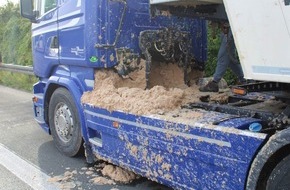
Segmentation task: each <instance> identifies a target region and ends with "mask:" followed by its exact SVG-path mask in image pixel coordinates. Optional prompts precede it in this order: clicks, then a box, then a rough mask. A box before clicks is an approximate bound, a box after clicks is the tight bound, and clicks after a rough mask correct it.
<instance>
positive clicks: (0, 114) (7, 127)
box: [0, 86, 169, 190]
mask: <svg viewBox="0 0 290 190" xmlns="http://www.w3.org/2000/svg"><path fill="white" fill-rule="evenodd" d="M31 98H32V94H30V93H27V92H23V91H19V90H15V89H11V88H7V87H4V86H0V190H2V189H3V190H4V189H5V190H18V189H19V190H26V189H27V190H30V189H35V190H40V189H47V190H49V189H84V190H86V189H96V190H151V189H152V190H167V189H169V188H167V187H165V186H162V185H160V184H157V183H155V182H152V181H149V180H147V179H145V178H140V179H138V180H135V181H134V182H132V183H131V184H127V185H123V184H118V183H117V184H115V185H96V184H94V183H92V182H91V179H92V178H94V177H96V176H99V175H100V174H99V173H97V172H96V171H94V170H93V172H91V169H90V168H87V167H86V163H85V158H84V156H80V157H76V158H70V157H66V156H64V155H62V154H61V153H60V152H58V150H57V149H56V148H55V146H54V144H53V140H52V137H51V136H50V135H48V134H47V133H45V132H44V131H43V130H42V129H41V128H40V127H39V126H38V124H37V123H36V122H35V121H34V119H33V112H32V102H31ZM68 174H69V175H68ZM56 176H67V177H68V180H66V181H65V183H64V182H63V181H62V182H56V181H57V180H54V179H56ZM60 179H62V180H64V178H62V177H60Z"/></svg>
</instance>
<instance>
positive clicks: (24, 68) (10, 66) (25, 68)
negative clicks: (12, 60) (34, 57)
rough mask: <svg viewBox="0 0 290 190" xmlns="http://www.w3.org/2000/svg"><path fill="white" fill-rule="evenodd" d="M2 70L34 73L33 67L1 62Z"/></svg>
mask: <svg viewBox="0 0 290 190" xmlns="http://www.w3.org/2000/svg"><path fill="white" fill-rule="evenodd" d="M0 70H4V71H11V72H17V73H23V74H27V75H34V73H33V67H30V66H22V65H13V64H4V63H0Z"/></svg>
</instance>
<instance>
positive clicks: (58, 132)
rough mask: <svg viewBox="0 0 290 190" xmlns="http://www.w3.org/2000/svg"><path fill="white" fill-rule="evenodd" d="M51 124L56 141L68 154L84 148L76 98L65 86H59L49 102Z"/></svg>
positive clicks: (58, 147) (57, 145)
mask: <svg viewBox="0 0 290 190" xmlns="http://www.w3.org/2000/svg"><path fill="white" fill-rule="evenodd" d="M49 125H50V130H51V135H52V137H53V140H54V143H55V145H56V147H57V149H58V150H59V151H61V152H62V153H64V154H65V155H67V156H76V155H77V154H79V153H80V152H81V150H82V134H81V124H80V119H79V115H78V110H77V107H76V105H75V103H74V100H73V98H72V96H71V94H70V93H69V91H68V90H67V89H65V88H58V89H56V90H55V91H54V93H53V94H52V96H51V100H50V103H49Z"/></svg>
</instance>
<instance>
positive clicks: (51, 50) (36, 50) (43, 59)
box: [32, 0, 59, 77]
mask: <svg viewBox="0 0 290 190" xmlns="http://www.w3.org/2000/svg"><path fill="white" fill-rule="evenodd" d="M34 3H35V9H36V11H37V12H38V16H37V23H36V24H32V47H33V62H34V66H33V68H34V72H35V74H36V75H37V76H39V77H48V76H49V74H50V70H51V68H52V67H53V65H56V64H58V57H59V56H58V51H59V47H58V37H57V11H56V10H57V0H36V1H35V2H34Z"/></svg>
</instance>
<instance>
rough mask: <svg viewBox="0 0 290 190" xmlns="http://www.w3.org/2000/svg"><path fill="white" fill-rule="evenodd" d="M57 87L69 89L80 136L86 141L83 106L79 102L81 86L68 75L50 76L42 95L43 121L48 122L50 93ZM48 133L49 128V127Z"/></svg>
mask: <svg viewBox="0 0 290 190" xmlns="http://www.w3.org/2000/svg"><path fill="white" fill-rule="evenodd" d="M58 88H65V89H66V90H68V91H69V93H70V94H71V95H72V97H73V100H74V103H75V105H76V107H77V110H78V115H79V118H80V120H81V121H80V123H81V131H82V137H83V139H84V140H85V142H87V141H88V138H87V135H86V127H85V126H86V124H85V116H84V113H83V108H82V104H81V97H82V95H83V91H82V88H80V86H79V84H77V83H76V82H75V80H72V79H71V78H68V77H50V79H49V80H48V82H47V88H46V93H45V97H44V109H45V112H44V113H45V115H44V118H45V121H46V122H47V123H48V126H49V111H48V110H49V102H50V100H51V97H52V94H53V93H54V92H55V90H56V89H58ZM49 133H51V132H50V129H49Z"/></svg>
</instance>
